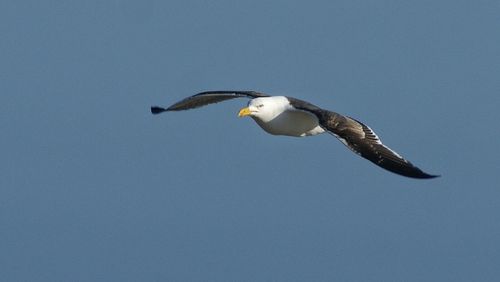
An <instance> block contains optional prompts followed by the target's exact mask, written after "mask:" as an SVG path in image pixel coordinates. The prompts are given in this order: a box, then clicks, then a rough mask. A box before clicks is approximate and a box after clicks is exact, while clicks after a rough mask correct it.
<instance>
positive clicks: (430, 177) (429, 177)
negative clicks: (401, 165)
mask: <svg viewBox="0 0 500 282" xmlns="http://www.w3.org/2000/svg"><path fill="white" fill-rule="evenodd" d="M438 177H441V175H432V174H427V173H425V174H424V175H421V176H420V177H418V178H420V179H432V178H438Z"/></svg>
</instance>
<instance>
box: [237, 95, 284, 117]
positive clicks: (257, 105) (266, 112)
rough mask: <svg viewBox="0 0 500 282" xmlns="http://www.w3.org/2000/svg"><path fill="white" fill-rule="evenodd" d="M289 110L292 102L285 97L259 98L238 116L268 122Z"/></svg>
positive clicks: (250, 102) (249, 103) (252, 101)
mask: <svg viewBox="0 0 500 282" xmlns="http://www.w3.org/2000/svg"><path fill="white" fill-rule="evenodd" d="M289 108H291V106H290V102H289V101H288V99H287V98H286V97H284V96H272V97H259V98H255V99H252V100H250V101H249V102H248V106H247V107H246V108H243V109H241V110H240V112H239V113H238V116H239V117H244V116H251V117H252V118H254V119H259V120H261V121H263V122H268V121H271V120H272V119H274V118H275V117H276V116H278V115H279V114H281V113H282V112H284V111H285V110H287V109H289Z"/></svg>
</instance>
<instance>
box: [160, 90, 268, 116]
mask: <svg viewBox="0 0 500 282" xmlns="http://www.w3.org/2000/svg"><path fill="white" fill-rule="evenodd" d="M268 96H269V95H266V94H263V93H259V92H255V91H226V90H224V91H206V92H201V93H198V94H196V95H193V96H190V97H187V98H185V99H183V100H181V101H179V102H177V103H175V104H173V105H172V106H170V107H168V108H162V107H158V106H153V107H151V113H153V114H159V113H162V112H166V111H183V110H189V109H195V108H199V107H203V106H205V105H208V104H214V103H219V102H222V101H225V100H230V99H234V98H241V97H244V98H250V99H253V98H258V97H268Z"/></svg>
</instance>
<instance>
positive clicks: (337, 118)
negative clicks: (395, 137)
mask: <svg viewBox="0 0 500 282" xmlns="http://www.w3.org/2000/svg"><path fill="white" fill-rule="evenodd" d="M317 115H318V117H319V121H320V124H321V126H322V127H323V128H324V129H325V130H326V131H328V132H330V133H331V134H332V135H334V136H335V137H337V138H339V139H340V141H342V143H344V144H345V145H346V146H347V147H348V148H349V149H351V150H352V151H353V152H355V153H357V154H358V155H360V156H362V157H363V158H365V159H367V160H369V161H371V162H373V163H374V164H376V165H378V166H380V167H382V168H384V169H386V170H389V171H391V172H394V173H397V174H399V175H403V176H407V177H412V178H434V177H437V175H430V174H427V173H425V172H423V171H422V170H421V169H419V168H418V167H416V166H414V165H413V164H412V163H411V162H409V161H408V160H406V159H405V158H403V157H402V156H401V155H400V154H398V153H396V152H395V151H394V150H392V149H391V148H389V147H387V146H385V145H384V144H383V143H382V141H381V140H380V138H379V137H378V136H377V134H375V132H374V131H373V130H372V129H371V128H370V127H368V126H367V125H365V124H363V123H362V122H360V121H357V120H355V119H353V118H350V117H346V116H343V115H340V114H337V113H334V112H330V111H325V110H322V111H321V112H320V113H317Z"/></svg>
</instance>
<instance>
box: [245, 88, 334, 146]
mask: <svg viewBox="0 0 500 282" xmlns="http://www.w3.org/2000/svg"><path fill="white" fill-rule="evenodd" d="M271 104H272V105H274V107H269V106H268V107H265V105H271ZM260 105H262V106H261V107H260V108H259V106H260ZM245 109H249V112H248V115H249V116H250V117H251V118H253V120H255V122H256V123H257V124H258V125H259V126H260V127H261V128H262V129H264V131H266V132H267V133H269V134H272V135H285V136H293V137H303V136H312V135H316V134H320V133H323V132H325V130H323V128H321V126H320V125H319V121H318V117H316V116H315V115H314V114H312V113H310V112H307V111H301V110H297V109H295V108H294V107H292V106H291V105H290V103H289V100H288V99H287V98H286V97H285V96H273V97H262V98H255V99H253V100H250V102H249V103H248V107H247V108H245ZM239 115H240V116H245V115H247V114H245V110H244V109H243V110H242V111H240V114H239Z"/></svg>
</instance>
